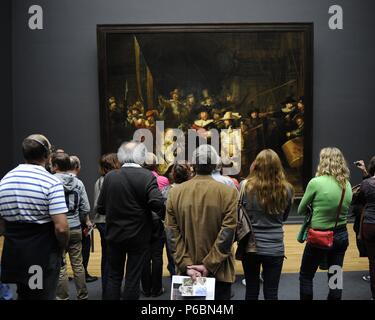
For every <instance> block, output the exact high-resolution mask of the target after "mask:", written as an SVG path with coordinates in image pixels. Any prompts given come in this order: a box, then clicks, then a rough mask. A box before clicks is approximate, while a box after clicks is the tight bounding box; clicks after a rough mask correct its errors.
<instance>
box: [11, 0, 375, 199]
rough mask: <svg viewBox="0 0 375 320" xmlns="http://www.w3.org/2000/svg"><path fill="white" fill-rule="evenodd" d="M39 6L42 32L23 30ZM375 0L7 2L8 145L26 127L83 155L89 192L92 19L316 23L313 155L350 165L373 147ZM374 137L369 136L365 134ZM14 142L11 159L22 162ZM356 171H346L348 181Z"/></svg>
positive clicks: (93, 123) (94, 83)
mask: <svg viewBox="0 0 375 320" xmlns="http://www.w3.org/2000/svg"><path fill="white" fill-rule="evenodd" d="M33 4H39V5H41V6H42V7H43V9H44V30H42V31H31V30H29V29H28V27H27V19H28V13H27V12H28V8H29V6H30V5H33ZM332 4H339V5H341V6H342V7H343V10H344V30H339V31H332V30H330V29H329V28H328V19H329V14H328V8H329V6H330V5H332ZM374 4H375V2H374V1H373V0H361V1H354V0H350V1H349V0H330V1H327V0H314V1H313V0H232V1H228V0H200V1H195V0H191V1H187V0H157V1H156V0H155V1H150V0H134V1H130V0H58V1H51V0H32V1H29V0H17V1H13V29H14V33H13V42H14V45H13V49H14V51H13V85H14V96H13V100H14V104H13V106H14V116H15V127H14V138H15V145H16V146H18V144H19V143H20V141H21V140H22V139H23V138H24V137H25V136H26V135H28V134H30V133H31V132H42V133H45V134H46V135H47V136H48V137H50V139H51V140H52V142H53V143H54V144H55V145H56V146H59V147H63V148H65V149H66V151H67V152H69V153H76V154H78V155H80V156H81V159H82V161H83V172H82V178H83V180H84V182H85V183H86V185H87V187H88V190H89V192H90V193H91V194H92V190H93V184H94V181H95V179H96V177H97V165H96V163H97V159H98V157H99V154H100V139H99V136H100V133H99V96H98V74H97V58H96V55H97V51H96V25H97V24H129V23H132V24H134V23H135V24H138V23H220V22H223V23H224V22H226V23H234V22H250V23H255V22H314V24H315V30H314V32H315V41H314V88H313V90H314V119H313V121H314V126H313V127H314V132H313V140H314V143H313V156H314V165H316V163H317V157H318V153H319V150H320V148H321V147H323V146H328V145H335V146H338V147H340V148H341V149H342V150H343V151H344V153H345V155H346V156H347V158H348V160H349V162H350V163H352V162H353V161H354V160H355V159H359V158H364V159H366V160H368V159H369V157H370V156H371V155H372V154H375V147H374V144H373V143H372V141H371V140H372V139H373V137H374V133H373V132H374V129H373V119H374V116H375V108H374V106H373V102H374V101H375V85H374V74H375V42H374V41H373V34H372V33H373V31H374V30H375V19H373V15H374V12H375V5H374ZM371 138H372V139H371ZM20 156H21V155H20V152H19V148H15V153H14V157H15V159H17V160H20ZM358 181H359V174H358V173H357V172H356V171H355V169H354V168H353V182H358Z"/></svg>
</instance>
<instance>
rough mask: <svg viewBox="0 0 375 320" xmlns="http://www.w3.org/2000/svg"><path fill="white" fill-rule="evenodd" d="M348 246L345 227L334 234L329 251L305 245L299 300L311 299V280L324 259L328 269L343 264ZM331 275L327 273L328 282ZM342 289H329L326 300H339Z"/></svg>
mask: <svg viewBox="0 0 375 320" xmlns="http://www.w3.org/2000/svg"><path fill="white" fill-rule="evenodd" d="M348 245H349V238H348V231H347V229H346V226H340V227H338V228H337V229H336V231H335V233H334V241H333V246H332V248H330V249H321V248H316V247H313V246H311V245H309V244H306V246H305V251H304V252H303V257H302V263H301V269H300V274H299V281H300V299H301V300H312V299H313V279H314V276H315V273H316V271H317V269H318V267H319V265H320V264H321V263H322V262H323V261H324V260H325V259H326V261H327V264H328V269H329V268H330V267H331V266H335V265H336V266H340V267H342V266H343V264H344V256H345V252H346V249H347V248H348ZM332 275H333V274H330V273H328V281H329V279H330V278H331V276H332ZM341 296H342V289H340V288H336V289H331V288H330V289H329V293H328V297H327V299H328V300H341Z"/></svg>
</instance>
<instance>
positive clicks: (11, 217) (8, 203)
mask: <svg viewBox="0 0 375 320" xmlns="http://www.w3.org/2000/svg"><path fill="white" fill-rule="evenodd" d="M66 212H68V209H67V207H66V202H65V194H64V189H63V186H62V183H61V181H60V180H59V179H58V178H56V177H54V176H53V175H52V174H50V173H49V172H48V171H47V170H46V169H44V168H43V167H42V166H38V165H32V164H20V165H19V166H18V167H16V168H15V169H13V170H12V171H10V172H8V173H7V174H6V175H5V177H4V178H3V179H2V180H1V181H0V218H2V219H4V220H6V221H10V222H26V223H37V224H43V223H48V222H51V221H52V220H51V216H52V215H57V214H62V213H66Z"/></svg>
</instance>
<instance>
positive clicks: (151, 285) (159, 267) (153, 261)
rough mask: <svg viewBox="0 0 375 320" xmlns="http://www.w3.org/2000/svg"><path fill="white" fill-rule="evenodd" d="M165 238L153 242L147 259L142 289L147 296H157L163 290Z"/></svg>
mask: <svg viewBox="0 0 375 320" xmlns="http://www.w3.org/2000/svg"><path fill="white" fill-rule="evenodd" d="M164 242H165V239H164V237H160V238H159V239H157V240H155V241H153V242H152V243H151V244H150V246H149V248H148V250H147V254H146V257H145V263H144V266H143V271H142V278H141V283H142V289H143V292H145V293H146V294H152V295H156V294H158V293H159V292H160V290H161V289H162V278H163V248H164Z"/></svg>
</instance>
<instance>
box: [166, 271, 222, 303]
mask: <svg viewBox="0 0 375 320" xmlns="http://www.w3.org/2000/svg"><path fill="white" fill-rule="evenodd" d="M171 300H215V278H207V277H201V278H197V280H195V281H193V280H192V278H190V277H184V276H173V277H172V286H171Z"/></svg>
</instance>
